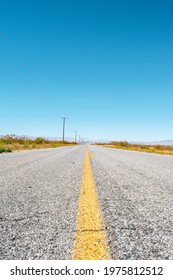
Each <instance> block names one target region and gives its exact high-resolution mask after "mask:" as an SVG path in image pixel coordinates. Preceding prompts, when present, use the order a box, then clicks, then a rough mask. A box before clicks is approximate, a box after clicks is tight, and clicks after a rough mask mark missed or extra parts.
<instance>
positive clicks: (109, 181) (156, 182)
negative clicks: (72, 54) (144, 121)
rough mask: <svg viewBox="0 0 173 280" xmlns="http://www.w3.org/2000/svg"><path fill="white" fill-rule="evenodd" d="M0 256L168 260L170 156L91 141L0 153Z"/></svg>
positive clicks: (172, 214)
mask: <svg viewBox="0 0 173 280" xmlns="http://www.w3.org/2000/svg"><path fill="white" fill-rule="evenodd" d="M0 259H1V260H3V259H10V260H15V259H47V260H49V259H50V260H52V259H58V260H70V259H97V260H98V259H121V260H122V259H124V260H127V259H129V260H130V259H135V260H136V259H146V260H147V259H148V260H149V259H155V260H158V259H170V260H172V259H173V156H166V155H159V154H147V153H141V152H134V151H124V150H116V149H111V148H105V147H100V146H94V145H89V146H85V145H79V146H72V147H61V148H56V149H45V150H33V151H22V152H19V153H17V152H16V153H12V154H1V155H0Z"/></svg>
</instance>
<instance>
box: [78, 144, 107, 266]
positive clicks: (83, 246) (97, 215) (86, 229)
mask: <svg viewBox="0 0 173 280" xmlns="http://www.w3.org/2000/svg"><path fill="white" fill-rule="evenodd" d="M73 259H74V260H107V259H109V253H108V247H107V242H106V236H105V228H104V223H103V218H102V215H101V211H100V206H99V201H98V196H97V191H96V186H95V183H94V178H93V174H92V169H91V163H90V158H89V152H88V148H87V150H86V158H85V166H84V173H83V182H82V188H81V194H80V202H79V210H78V220H77V227H76V236H75V242H74V251H73Z"/></svg>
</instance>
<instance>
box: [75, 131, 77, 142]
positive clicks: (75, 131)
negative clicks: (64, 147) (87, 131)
mask: <svg viewBox="0 0 173 280" xmlns="http://www.w3.org/2000/svg"><path fill="white" fill-rule="evenodd" d="M76 142H77V130H75V143H76Z"/></svg>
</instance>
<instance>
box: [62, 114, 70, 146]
mask: <svg viewBox="0 0 173 280" xmlns="http://www.w3.org/2000/svg"><path fill="white" fill-rule="evenodd" d="M61 119H62V120H63V130H62V141H63V142H64V139H65V120H66V119H68V118H66V117H62V118H61Z"/></svg>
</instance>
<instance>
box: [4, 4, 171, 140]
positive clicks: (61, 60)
mask: <svg viewBox="0 0 173 280" xmlns="http://www.w3.org/2000/svg"><path fill="white" fill-rule="evenodd" d="M172 11H173V2H172V1H168V0H164V1H159V0H157V1H156V0H153V1H152V0H150V1H149V0H145V1H144V0H140V1H139V0H131V1H129V0H112V1H111V0H104V1H101V0H100V1H98V0H97V1H96V0H92V1H91V0H87V1H81V0H73V1H72V0H63V1H62V0H61V1H60V0H56V1H55V0H49V1H48V0H47V1H39V0H37V1H33V0H28V1H22V0H21V1H19V0H18V1H17V0H15V1H12V0H11V1H10V0H9V1H1V5H0V26H1V28H0V97H1V109H0V120H1V125H0V134H7V133H8V134H9V133H15V134H18V135H23V134H25V135H33V136H53V137H56V136H57V137H59V136H61V135H62V120H61V117H62V116H67V117H68V120H67V123H66V136H69V137H74V131H75V130H77V131H78V133H79V134H80V135H81V137H83V138H91V139H110V140H128V141H152V140H164V139H165V140H166V139H173V105H172V104H173V17H172Z"/></svg>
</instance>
